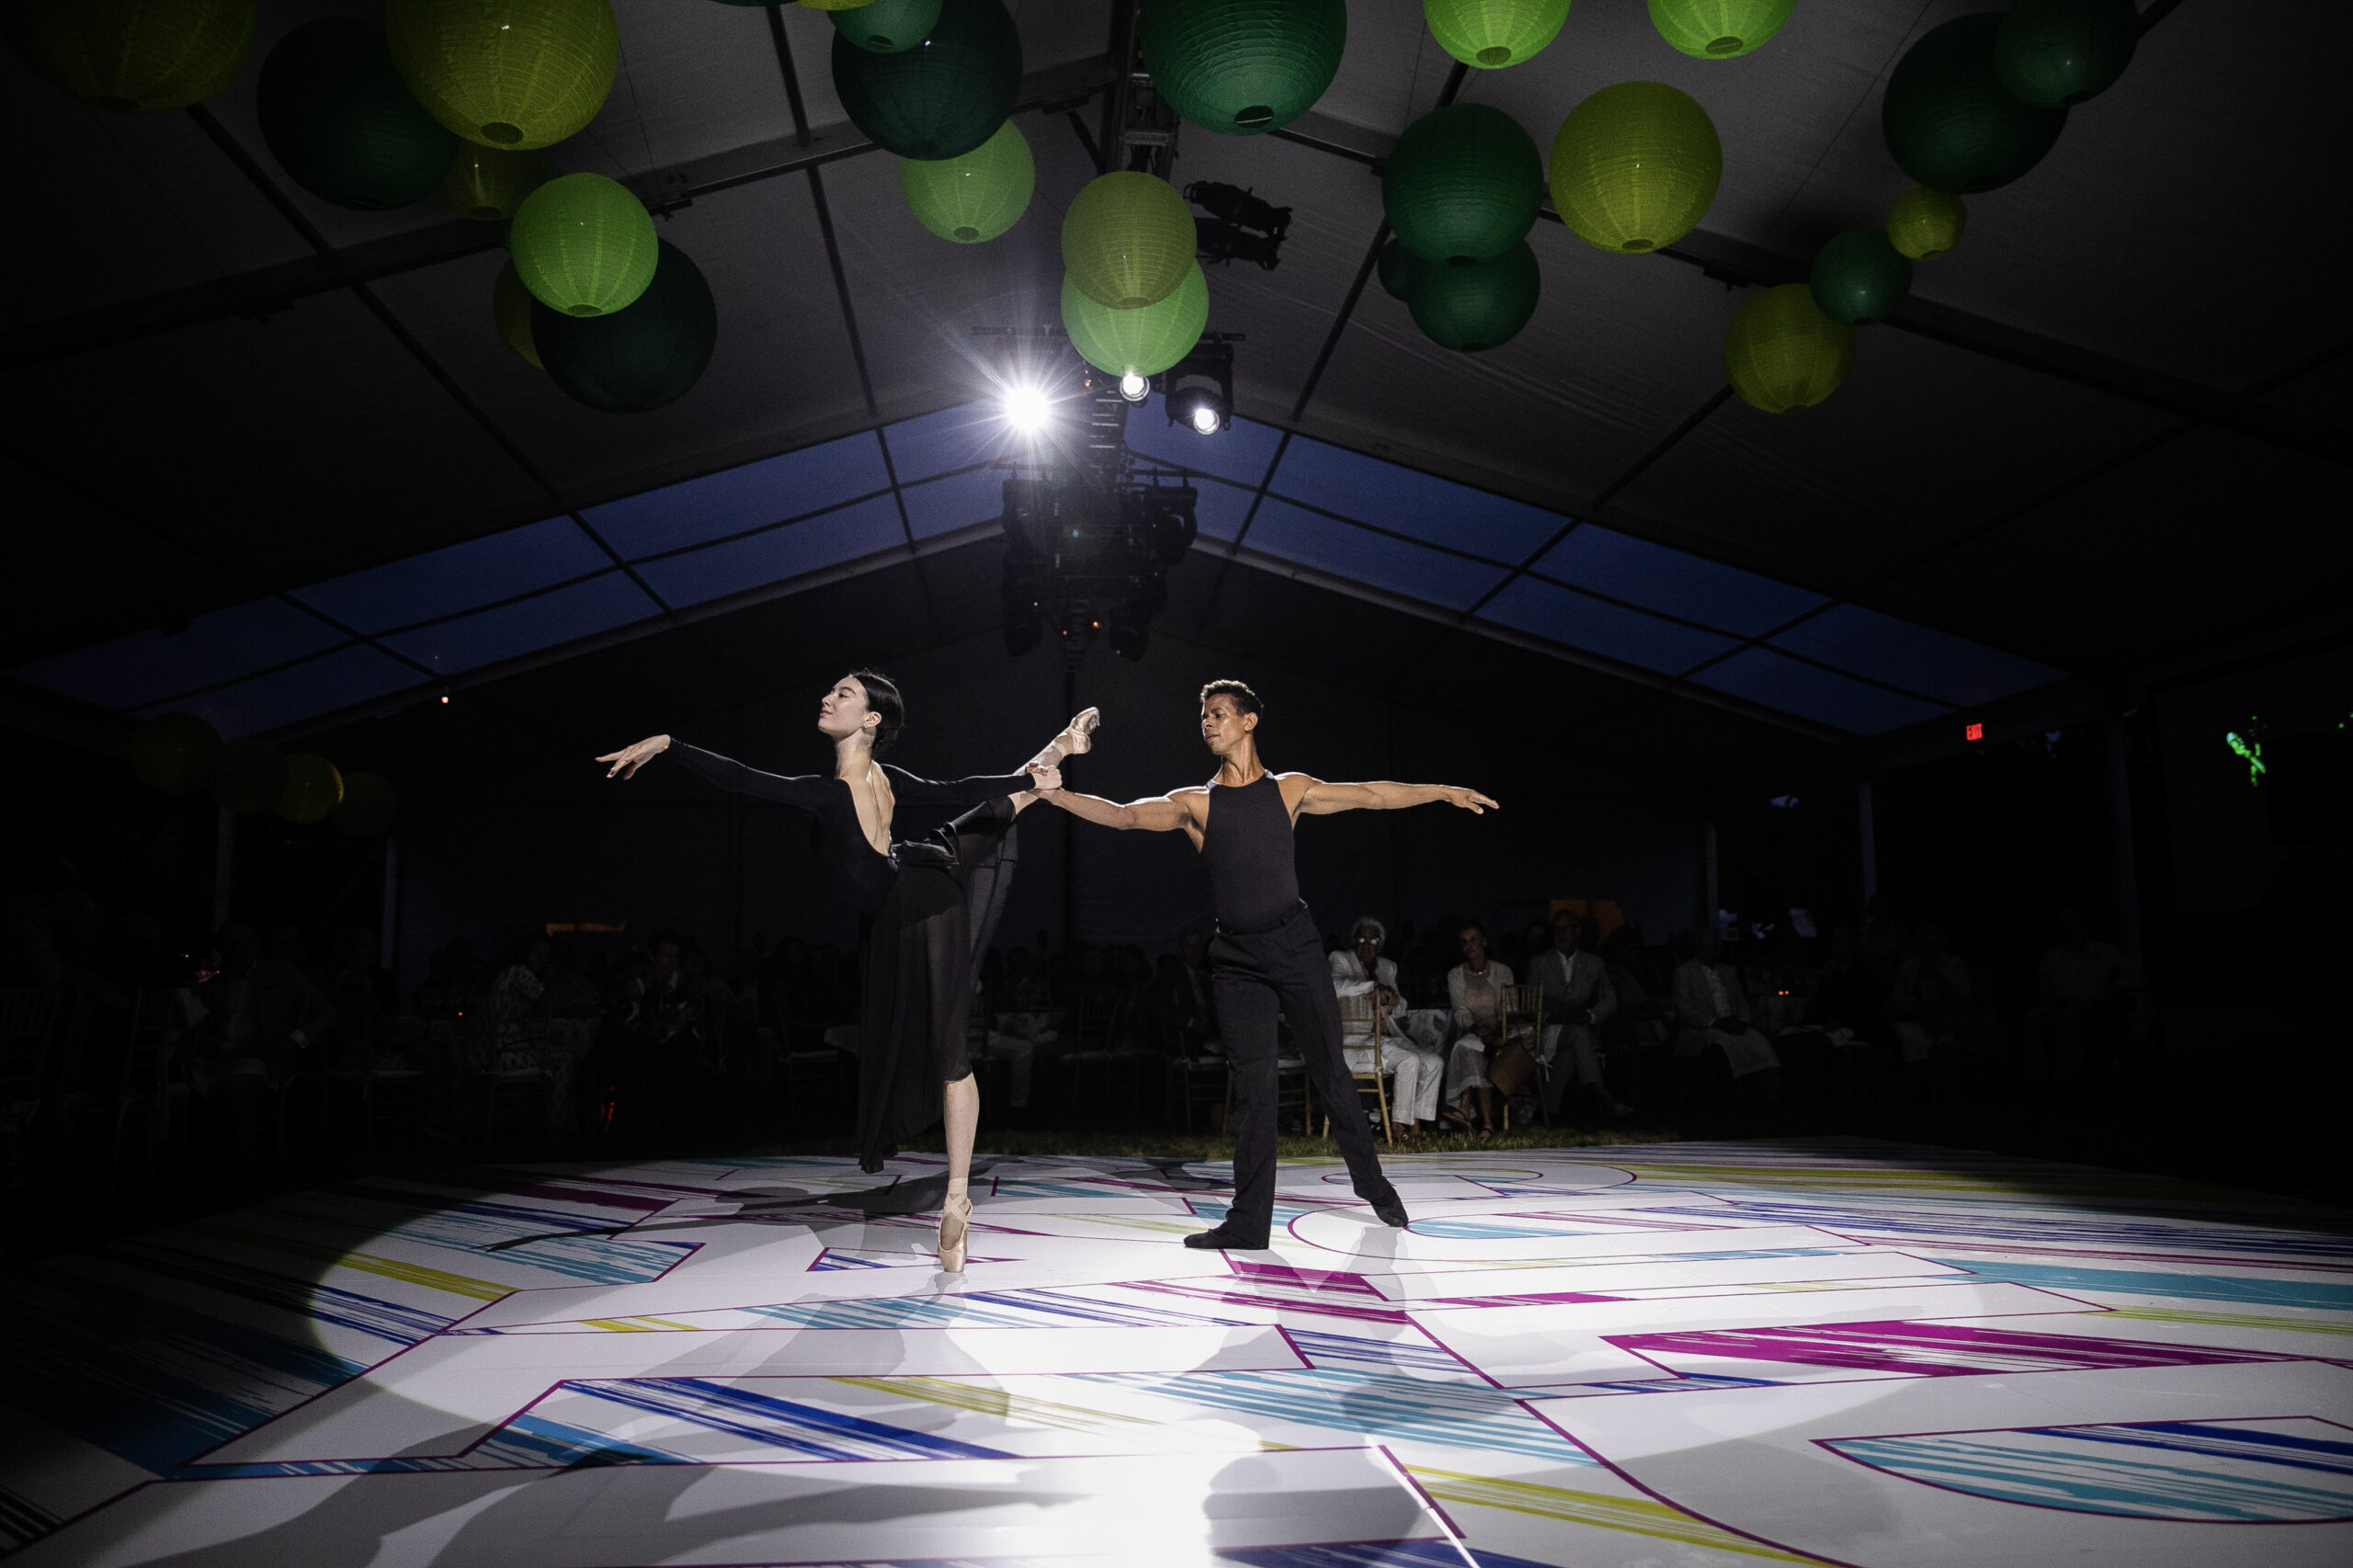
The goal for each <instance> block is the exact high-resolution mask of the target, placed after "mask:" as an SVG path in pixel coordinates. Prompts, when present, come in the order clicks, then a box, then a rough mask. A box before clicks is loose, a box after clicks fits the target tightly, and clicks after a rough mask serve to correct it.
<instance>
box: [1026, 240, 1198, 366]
mask: <svg viewBox="0 0 2353 1568" xmlns="http://www.w3.org/2000/svg"><path fill="white" fill-rule="evenodd" d="M1209 324H1210V280H1209V279H1208V278H1205V277H1203V276H1202V275H1201V264H1200V263H1199V262H1195V263H1194V264H1193V267H1192V270H1190V271H1189V272H1188V273H1186V274H1185V281H1183V282H1182V283H1179V284H1178V285H1176V292H1175V293H1173V294H1171V295H1169V296H1168V298H1166V299H1165V300H1163V301H1160V303H1158V304H1156V305H1146V306H1144V307H1143V309H1142V310H1140V311H1115V310H1111V309H1108V307H1106V306H1103V305H1098V304H1097V303H1096V302H1095V301H1092V300H1090V299H1088V298H1087V297H1086V294H1085V293H1083V292H1082V291H1081V290H1080V289H1079V287H1078V285H1077V284H1075V283H1074V282H1072V281H1071V280H1070V278H1067V277H1065V278H1063V331H1065V332H1067V333H1069V334H1070V346H1071V347H1073V348H1075V349H1077V350H1078V353H1079V358H1082V359H1085V360H1086V362H1087V363H1088V364H1090V365H1092V366H1094V367H1095V368H1096V369H1098V370H1101V371H1103V372H1104V373H1105V374H1107V375H1113V376H1128V375H1135V376H1156V375H1158V374H1160V372H1161V371H1163V370H1165V369H1168V368H1169V367H1170V366H1172V365H1174V364H1176V361H1177V360H1179V359H1182V358H1184V357H1185V356H1186V355H1188V354H1190V353H1191V352H1192V351H1193V346H1194V345H1195V344H1197V343H1199V342H1200V340H1201V329H1202V328H1203V327H1206V326H1208V325H1209Z"/></svg>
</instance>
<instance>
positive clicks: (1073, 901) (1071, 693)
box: [1054, 648, 1082, 980]
mask: <svg viewBox="0 0 2353 1568" xmlns="http://www.w3.org/2000/svg"><path fill="white" fill-rule="evenodd" d="M1081 656H1082V655H1081V654H1080V653H1079V652H1078V650H1077V649H1075V648H1074V649H1071V650H1069V651H1067V652H1065V653H1063V717H1064V718H1065V719H1067V718H1068V717H1069V716H1070V715H1072V714H1074V713H1075V712H1077V711H1078V664H1079V659H1080V658H1081ZM1070 761H1071V759H1070V758H1068V757H1064V758H1063V766H1064V767H1068V766H1069V764H1070ZM1054 814H1055V815H1056V816H1058V817H1060V818H1062V819H1063V962H1064V963H1066V964H1068V965H1069V966H1070V972H1071V977H1072V978H1073V979H1074V980H1075V979H1076V978H1077V976H1078V819H1077V818H1076V817H1074V816H1072V815H1071V814H1070V813H1069V812H1055V813H1054Z"/></svg>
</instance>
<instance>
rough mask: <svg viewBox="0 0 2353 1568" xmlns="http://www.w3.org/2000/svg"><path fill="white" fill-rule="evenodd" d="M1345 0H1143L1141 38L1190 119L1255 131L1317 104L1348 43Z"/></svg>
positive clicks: (1170, 95)
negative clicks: (1316, 101)
mask: <svg viewBox="0 0 2353 1568" xmlns="http://www.w3.org/2000/svg"><path fill="white" fill-rule="evenodd" d="M1347 41H1348V7H1347V4H1346V0H1143V13H1142V16H1141V17H1139V18H1138V19H1137V23H1136V42H1137V45H1138V46H1139V48H1141V50H1142V53H1143V62H1144V66H1145V68H1146V69H1147V70H1149V71H1150V72H1151V73H1152V85H1153V86H1154V88H1155V89H1157V90H1158V92H1159V94H1160V96H1161V97H1164V98H1165V99H1167V100H1168V102H1169V103H1170V104H1171V105H1173V106H1174V107H1175V108H1176V112H1177V113H1178V114H1180V115H1182V116H1184V117H1185V119H1186V122H1187V123H1188V124H1191V125H1198V126H1199V127H1200V128H1201V129H1202V130H1204V131H1216V132H1217V133H1218V134H1220V135H1222V136H1256V135H1258V134H1260V133H1261V132H1263V131H1273V130H1276V129H1278V128H1279V127H1281V126H1285V125H1289V124H1290V122H1291V121H1292V120H1294V119H1298V118H1299V117H1300V116H1301V115H1302V114H1305V113H1306V112H1307V111H1308V110H1309V109H1311V108H1314V107H1315V100H1316V99H1318V98H1320V97H1323V96H1324V88H1326V87H1328V86H1330V85H1332V77H1333V75H1334V74H1336V72H1337V71H1338V70H1339V69H1340V54H1341V51H1343V50H1345V49H1346V48H1347Z"/></svg>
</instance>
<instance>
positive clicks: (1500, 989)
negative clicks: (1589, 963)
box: [1446, 920, 1512, 1131]
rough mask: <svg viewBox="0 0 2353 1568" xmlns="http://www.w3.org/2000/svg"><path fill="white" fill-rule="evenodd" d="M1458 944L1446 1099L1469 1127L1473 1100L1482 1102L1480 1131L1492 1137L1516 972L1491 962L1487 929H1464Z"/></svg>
mask: <svg viewBox="0 0 2353 1568" xmlns="http://www.w3.org/2000/svg"><path fill="white" fill-rule="evenodd" d="M1456 939H1457V941H1458V943H1459V944H1460V946H1461V951H1462V961H1461V963H1459V964H1456V965H1455V966H1454V967H1453V968H1452V969H1450V970H1449V971H1447V973H1446V994H1447V999H1448V1000H1449V1002H1451V1003H1452V1004H1453V1006H1454V1027H1455V1029H1456V1031H1457V1033H1456V1037H1455V1040H1454V1045H1453V1048H1452V1050H1451V1051H1449V1054H1448V1057H1447V1063H1446V1097H1447V1103H1448V1104H1449V1106H1450V1107H1451V1110H1450V1112H1449V1115H1448V1117H1447V1119H1448V1120H1449V1121H1451V1122H1453V1123H1455V1124H1456V1125H1458V1126H1461V1127H1466V1128H1467V1127H1470V1126H1472V1125H1473V1124H1472V1119H1471V1096H1472V1094H1473V1093H1476V1094H1477V1096H1479V1117H1478V1121H1477V1123H1476V1125H1477V1126H1478V1128H1479V1129H1480V1131H1493V1130H1494V1128H1495V1081H1494V1078H1493V1077H1492V1074H1493V1072H1494V1070H1495V1065H1496V1062H1495V1058H1496V1054H1497V1053H1498V1052H1500V1051H1502V1049H1503V1046H1504V1038H1503V1028H1502V1018H1501V1015H1502V1011H1503V994H1504V988H1505V987H1506V986H1508V985H1510V984H1511V983H1512V977H1511V970H1510V968H1509V967H1508V966H1506V964H1504V963H1502V962H1501V961H1500V960H1493V959H1490V958H1488V956H1487V928H1486V927H1485V926H1482V925H1481V924H1479V922H1477V921H1475V920H1470V921H1465V922H1463V923H1462V925H1461V927H1460V928H1459V931H1458V935H1457V938H1456Z"/></svg>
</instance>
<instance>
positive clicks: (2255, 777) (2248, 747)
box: [2222, 713, 2264, 787]
mask: <svg viewBox="0 0 2353 1568" xmlns="http://www.w3.org/2000/svg"><path fill="white" fill-rule="evenodd" d="M2262 730H2263V721H2262V720H2261V719H2259V718H2257V717H2256V715H2254V714H2252V713H2250V714H2248V715H2247V720H2246V733H2245V734H2244V735H2242V734H2240V733H2238V732H2237V731H2236V730H2225V731H2223V732H2222V739H2223V740H2225V741H2227V742H2228V743H2229V744H2230V747H2231V750H2232V751H2234V752H2235V753H2237V754H2238V756H2239V758H2240V760H2241V761H2243V762H2245V764H2246V781H2247V783H2248V785H2249V786H2250V787H2253V786H2258V785H2260V784H2261V783H2262V782H2263V772H2264V768H2263V734H2262Z"/></svg>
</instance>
